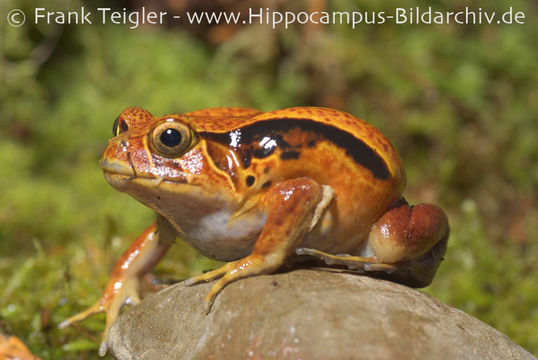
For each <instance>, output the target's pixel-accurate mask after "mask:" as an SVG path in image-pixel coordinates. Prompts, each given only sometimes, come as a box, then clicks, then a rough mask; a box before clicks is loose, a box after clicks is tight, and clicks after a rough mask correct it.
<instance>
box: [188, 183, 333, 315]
mask: <svg viewBox="0 0 538 360" xmlns="http://www.w3.org/2000/svg"><path fill="white" fill-rule="evenodd" d="M333 196H334V191H333V190H332V189H331V188H330V187H329V186H326V185H323V186H322V185H319V184H318V183H317V182H315V181H313V180H310V179H307V178H299V179H293V180H287V181H284V182H281V183H278V184H276V185H275V186H274V187H273V188H271V189H270V190H269V191H268V192H267V193H265V194H264V195H263V197H262V199H261V201H260V204H259V206H261V209H262V210H265V212H266V213H267V220H266V222H265V225H264V228H263V230H262V232H261V234H260V236H259V237H258V240H257V241H256V244H255V245H254V249H253V251H252V254H250V255H249V256H247V257H245V258H243V259H240V260H237V261H232V262H229V263H227V264H226V265H224V266H222V267H221V268H219V269H216V270H213V271H210V272H207V273H205V274H202V275H200V276H197V277H194V278H192V279H189V280H187V282H186V285H192V284H195V283H198V282H204V281H209V280H212V279H214V278H217V277H219V276H222V278H221V279H220V280H218V281H217V282H216V283H215V285H213V287H212V288H211V291H210V292H209V294H208V295H207V297H206V303H207V305H208V309H209V308H210V307H211V304H212V302H213V300H214V298H215V296H216V295H217V294H218V293H219V291H220V290H221V289H222V288H223V287H224V286H226V285H227V284H228V283H230V282H232V281H234V280H237V279H240V278H244V277H247V276H251V275H256V274H268V273H271V272H274V271H275V270H277V269H278V268H279V267H280V266H281V265H282V264H283V263H284V261H285V260H286V258H287V257H288V256H289V255H291V254H293V252H294V251H295V248H296V247H297V245H298V244H299V243H300V242H301V241H302V240H303V238H304V236H305V235H306V234H307V233H308V232H309V231H310V230H312V228H313V227H314V226H315V225H316V223H317V222H318V220H319V218H320V216H321V215H322V213H323V211H324V209H325V208H326V207H327V205H328V204H329V203H330V201H331V199H332V198H333Z"/></svg>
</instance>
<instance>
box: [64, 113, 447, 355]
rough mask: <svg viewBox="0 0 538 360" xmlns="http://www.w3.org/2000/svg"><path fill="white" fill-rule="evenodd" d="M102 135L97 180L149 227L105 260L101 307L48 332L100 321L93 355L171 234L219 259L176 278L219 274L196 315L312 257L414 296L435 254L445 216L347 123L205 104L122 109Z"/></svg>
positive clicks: (380, 139)
mask: <svg viewBox="0 0 538 360" xmlns="http://www.w3.org/2000/svg"><path fill="white" fill-rule="evenodd" d="M113 131H114V137H113V138H112V139H111V140H110V141H109V143H108V146H107V148H106V150H105V153H104V154H103V157H102V159H101V161H100V166H101V168H102V169H103V171H104V174H105V177H106V179H107V180H108V182H109V183H110V184H111V185H112V186H113V187H114V188H116V189H117V190H119V191H123V192H126V193H128V194H130V195H131V196H133V197H134V198H136V199H137V200H139V201H141V202H142V203H144V204H146V205H147V206H149V207H150V208H151V209H153V210H155V212H156V214H157V217H156V221H155V222H154V223H153V224H152V225H150V226H149V227H148V228H147V229H146V230H145V231H144V233H143V234H142V235H140V236H139V237H138V238H137V239H136V241H135V242H134V243H133V244H132V245H131V247H130V248H129V249H128V250H127V251H126V252H125V253H124V254H123V256H122V257H121V258H120V260H119V261H118V262H117V263H116V265H115V267H114V270H113V272H112V276H111V279H110V280H109V282H108V284H107V286H106V289H105V291H104V293H103V295H102V296H101V298H100V299H99V300H98V301H97V302H96V303H95V304H94V305H93V306H91V307H90V308H89V309H87V310H85V311H83V312H81V313H80V314H77V315H75V316H73V317H71V318H69V319H67V320H65V321H64V322H63V323H62V324H61V325H60V326H61V327H64V326H67V325H69V324H72V323H74V322H76V321H79V320H82V319H85V318H87V317H88V316H90V315H92V314H95V313H100V312H105V313H106V329H105V332H104V335H103V342H102V344H101V347H100V349H99V353H100V354H101V355H104V354H105V353H106V351H107V334H108V330H109V328H110V325H111V324H112V322H113V321H114V320H115V319H116V317H117V316H118V314H119V311H120V309H121V307H122V306H123V305H124V304H126V303H137V302H138V301H139V294H138V291H139V281H140V278H141V277H142V276H143V275H145V274H147V273H148V272H149V271H150V270H151V269H152V268H153V267H154V266H155V265H156V264H157V263H158V262H159V260H160V259H161V258H162V257H163V256H164V254H165V253H166V251H167V250H168V248H169V247H170V245H171V244H172V243H174V241H175V240H176V239H177V238H180V239H182V240H183V241H186V242H187V243H188V244H190V245H191V246H192V247H194V248H195V249H197V250H198V251H199V252H200V253H202V254H204V255H206V256H208V257H211V258H213V259H217V260H222V261H227V262H228V263H227V264H225V265H224V266H222V267H221V268H219V269H216V270H213V271H210V272H207V273H205V274H203V275H199V276H196V277H194V278H192V279H189V280H187V283H188V284H189V285H191V284H195V283H199V282H205V281H209V280H213V279H216V278H220V279H219V280H218V281H216V282H215V284H214V285H213V287H212V289H211V291H210V292H209V294H208V295H207V298H206V302H207V304H208V307H209V306H210V305H211V303H212V301H213V300H214V298H215V296H216V295H217V294H218V293H219V291H220V290H221V289H222V288H223V287H224V286H226V284H228V283H230V282H231V281H234V280H237V279H240V278H244V277H247V276H252V275H256V274H268V273H272V272H274V271H276V270H277V269H278V268H280V267H281V266H282V265H283V264H285V263H290V262H293V261H297V260H300V259H301V258H305V257H309V258H312V256H313V257H317V258H320V259H322V260H324V261H325V262H326V263H327V264H339V265H346V266H348V267H350V268H355V269H359V270H360V271H361V272H372V273H373V274H378V275H379V274H380V273H382V274H385V276H384V277H389V278H391V279H392V280H395V281H398V282H402V283H405V284H408V285H411V286H416V287H422V286H426V285H428V284H429V283H430V282H431V281H432V278H433V276H434V274H435V272H436V270H437V267H438V265H439V262H440V261H441V259H442V256H443V253H444V252H445V249H446V243H447V239H448V234H449V228H448V221H447V217H446V216H445V214H444V213H443V211H442V210H441V209H440V208H438V207H436V206H434V205H426V204H421V205H417V206H409V205H408V204H407V202H406V201H405V200H404V199H403V198H402V197H401V195H402V192H403V190H404V187H405V172H404V169H403V167H402V163H401V160H400V157H399V156H398V154H397V152H396V150H395V149H394V147H393V146H392V144H391V143H390V142H389V141H388V140H387V138H385V136H384V135H383V134H382V133H381V132H379V130H377V129H376V128H374V127H373V126H371V125H369V124H368V123H366V122H364V121H362V120H359V119H357V118H355V117H353V116H352V115H350V114H347V113H344V112H340V111H337V110H332V109H326V108H310V107H298V108H291V109H285V110H278V111H272V112H266V113H263V112H260V111H258V110H254V109H247V108H214V109H207V110H200V111H194V112H190V113H186V114H172V115H166V116H162V117H154V116H152V115H151V114H150V113H149V112H148V111H146V110H143V109H139V108H129V109H126V110H124V111H123V112H122V113H121V114H120V116H119V117H118V118H117V119H116V121H115V123H114V128H113ZM337 254H339V255H337ZM305 255H308V256H305Z"/></svg>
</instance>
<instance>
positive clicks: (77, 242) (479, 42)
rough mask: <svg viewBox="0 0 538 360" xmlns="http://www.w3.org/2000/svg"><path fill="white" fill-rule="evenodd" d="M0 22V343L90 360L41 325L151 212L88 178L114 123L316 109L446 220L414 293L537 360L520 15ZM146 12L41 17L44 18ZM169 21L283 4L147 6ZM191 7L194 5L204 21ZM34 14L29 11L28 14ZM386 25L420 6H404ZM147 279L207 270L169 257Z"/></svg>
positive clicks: (529, 64)
mask: <svg viewBox="0 0 538 360" xmlns="http://www.w3.org/2000/svg"><path fill="white" fill-rule="evenodd" d="M39 3H40V2H38V1H30V0H18V1H15V0H2V3H1V4H0V15H1V16H0V31H1V33H0V81H1V86H0V131H1V132H0V164H1V165H0V332H2V333H9V334H14V335H17V336H19V337H20V338H21V339H22V340H23V341H24V342H25V343H26V344H28V346H29V347H30V348H31V350H32V351H34V352H35V353H36V354H37V355H39V356H40V357H42V358H43V359H59V358H62V359H70V358H71V359H90V358H97V354H96V349H97V346H98V342H99V334H100V332H101V331H102V329H103V326H104V319H103V317H101V316H97V317H95V318H92V319H89V320H86V321H84V322H83V323H81V324H79V325H77V326H75V327H74V328H70V329H67V330H61V331H60V330H58V329H57V328H56V326H57V325H58V323H59V322H61V321H62V320H63V319H65V318H66V317H68V316H69V315H73V314H74V313H76V312H78V311H80V310H82V309H83V308H85V307H87V306H89V305H90V304H91V303H93V302H94V301H95V300H97V298H98V296H99V295H100V293H101V291H102V289H103V286H104V284H105V282H106V279H107V277H108V273H109V271H110V269H111V266H112V265H113V263H114V261H115V259H117V257H118V256H119V255H120V254H121V252H122V251H123V250H124V249H125V248H126V247H127V246H128V245H129V243H130V242H131V241H132V240H133V239H134V237H135V236H136V235H137V234H138V233H140V232H141V231H142V230H143V229H144V227H145V226H146V225H147V224H149V223H150V222H151V220H152V213H151V211H150V210H149V209H147V208H145V207H144V206H143V205H141V204H139V203H137V202H136V201H135V200H133V199H131V198H129V197H128V196H126V195H124V194H121V193H119V192H116V191H115V190H113V189H112V188H111V187H110V186H109V185H108V184H107V183H106V181H105V180H104V179H103V176H102V175H101V171H100V170H99V168H98V166H97V160H98V159H99V157H100V155H101V152H102V150H103V149H104V146H105V144H106V141H107V139H108V138H109V137H110V136H111V127H112V122H113V121H114V119H115V118H116V116H117V115H118V114H119V112H120V111H121V110H122V109H124V108H126V107H128V106H139V107H144V108H146V109H148V110H150V111H151V112H153V113H154V114H157V115H162V114H165V113H172V112H187V111H192V110H196V109H202V108H206V107H212V106H247V107H256V108H259V109H261V110H274V109H279V108H284V107H289V106H309V105H311V106H328V107H335V108H338V109H341V110H344V111H348V112H351V113H353V114H354V115H356V116H358V117H361V118H363V119H365V120H367V121H369V122H370V123H372V124H373V125H375V126H376V127H378V128H379V129H380V130H381V131H382V132H384V133H385V134H386V135H387V136H388V137H389V139H391V141H392V142H393V143H394V144H395V146H396V148H397V149H398V150H399V152H400V154H401V156H402V158H403V161H404V164H405V167H406V170H407V174H408V187H407V189H406V197H407V198H408V200H409V201H410V202H412V203H416V202H433V203H437V204H439V205H441V206H442V207H443V208H444V209H445V210H446V211H447V213H448V215H449V219H450V223H451V228H452V233H451V238H450V241H449V247H448V251H447V254H446V257H445V261H444V262H443V263H442V265H441V267H440V270H439V272H438V275H437V277H436V279H435V280H434V282H433V284H432V285H431V286H430V287H428V288H426V289H425V291H426V292H428V293H430V294H432V295H433V296H435V297H437V298H439V299H440V300H442V301H444V302H446V303H448V304H451V305H453V306H455V307H457V308H459V309H461V310H463V311H465V312H467V313H469V314H472V315H474V316H476V317H478V318H479V319H481V320H483V321H485V322H486V323H488V324H490V325H492V326H494V327H495V328H497V329H498V330H500V331H501V332H503V333H505V334H506V335H508V336H509V337H510V338H511V339H513V340H514V341H515V342H517V343H518V344H520V345H522V346H523V347H525V348H526V349H528V350H529V351H531V352H532V353H533V354H534V355H538V275H537V270H538V259H537V258H538V257H537V254H538V236H537V232H538V229H537V227H538V193H537V189H538V165H537V164H538V145H537V144H538V141H537V139H538V118H537V117H538V116H537V114H538V87H537V80H538V61H537V59H538V46H537V43H536V36H537V34H538V27H537V21H536V19H537V15H538V5H537V3H536V2H535V1H532V0H528V1H523V0H516V1H512V2H510V4H509V5H507V4H506V2H505V1H500V0H490V1H480V2H472V4H471V2H470V1H460V0H456V1H449V0H437V1H435V0H432V1H429V2H428V3H427V5H431V6H433V7H434V8H435V9H438V10H443V11H458V10H461V9H463V8H464V7H465V6H471V7H472V10H475V11H476V10H477V9H478V8H482V9H483V10H484V11H496V12H499V13H501V12H504V11H507V10H509V6H512V7H513V8H514V11H523V12H525V15H526V24H524V25H515V24H513V25H497V24H495V25H484V24H482V25H453V24H450V25H395V24H391V23H385V24H382V25H362V26H359V27H358V28H357V29H354V30H353V29H351V28H350V27H349V26H345V25H327V26H321V27H319V26H318V27H316V26H306V25H304V26H292V27H291V28H290V29H287V30H285V29H282V28H277V29H276V30H273V29H271V27H270V26H259V25H258V26H255V25H252V26H243V27H236V26H226V25H219V26H207V25H201V26H186V25H183V26H178V25H174V24H167V25H162V26H144V27H141V28H138V29H135V30H130V29H129V28H128V26H119V25H96V24H94V25H78V26H75V25H66V26H53V25H44V24H40V25H35V24H32V23H31V22H30V23H27V24H25V25H24V26H22V27H19V28H13V27H10V26H9V25H8V24H7V23H6V16H5V15H6V14H7V12H8V11H9V10H10V9H13V8H21V9H23V10H24V11H26V12H27V14H31V13H32V11H33V9H34V7H35V6H36V5H38V4H39ZM143 3H144V1H134V0H133V1H123V2H122V1H116V2H110V1H107V2H105V1H104V0H103V1H101V2H99V1H93V2H90V1H87V2H85V3H83V2H82V1H80V0H51V1H49V2H47V5H46V7H47V8H48V9H54V10H60V9H62V10H73V9H80V7H81V6H82V5H84V6H86V7H97V6H98V5H104V4H106V5H107V6H111V5H110V4H112V5H113V6H114V7H116V8H118V9H121V8H122V7H128V8H130V9H133V10H136V9H139V8H140V6H141V5H142V4H143ZM152 4H153V7H154V8H156V9H159V10H163V11H169V12H171V13H173V12H176V13H181V12H182V11H186V10H191V11H192V10H196V9H198V10H199V9H201V8H204V6H206V9H212V10H215V9H217V10H245V9H246V6H252V7H256V6H258V7H259V6H261V7H264V8H265V7H267V6H270V7H271V9H280V10H284V9H288V7H287V6H285V5H283V1H264V0H259V1H257V2H254V3H249V5H246V2H245V1H243V2H235V3H233V5H232V2H231V1H226V0H221V1H213V2H210V1H209V0H208V1H205V2H204V1H201V0H200V1H198V2H193V1H187V0H184V1H180V0H160V1H157V2H153V3H152ZM209 4H211V6H210V7H209ZM42 6H44V5H42ZM395 6H396V5H394V4H391V3H390V2H389V1H385V2H384V3H383V4H382V3H381V2H380V1H375V2H371V1H366V0H344V1H333V2H331V1H323V0H303V1H300V2H294V5H293V7H294V10H296V11H297V10H301V9H303V10H304V9H309V10H316V9H322V10H330V11H357V10H359V9H360V10H361V11H386V12H387V13H388V12H393V11H394V8H395ZM398 6H401V7H408V8H409V7H414V6H420V7H422V8H424V7H425V6H426V4H425V3H424V2H423V1H418V0H417V1H402V3H401V4H400V3H399V4H398ZM172 252H173V253H172V254H169V255H168V256H167V257H166V258H165V260H163V261H162V263H161V264H160V265H159V267H158V269H157V271H156V273H157V274H158V276H162V277H169V278H174V279H184V278H187V277H189V276H191V275H193V274H196V273H199V272H200V271H202V270H204V269H208V268H211V267H213V266H215V263H214V262H211V261H209V260H207V259H205V258H203V257H201V256H199V255H197V254H196V252H194V251H193V250H191V249H189V248H188V247H187V246H185V245H183V244H179V245H178V246H176V247H175V248H174V250H173V251H172Z"/></svg>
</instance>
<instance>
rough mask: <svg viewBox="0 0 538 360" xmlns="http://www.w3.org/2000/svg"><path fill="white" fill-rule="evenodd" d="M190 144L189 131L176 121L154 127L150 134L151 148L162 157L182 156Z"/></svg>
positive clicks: (190, 134)
mask: <svg viewBox="0 0 538 360" xmlns="http://www.w3.org/2000/svg"><path fill="white" fill-rule="evenodd" d="M191 143H192V132H191V129H190V128H189V127H188V126H187V125H185V124H183V123H180V122H177V121H165V122H163V123H161V124H159V125H157V126H156V127H155V129H153V132H152V133H151V144H152V145H153V148H154V149H155V150H156V151H157V152H158V153H160V154H161V155H163V156H166V157H177V156H180V155H182V154H183V153H184V152H185V151H187V149H188V148H189V146H190V145H191Z"/></svg>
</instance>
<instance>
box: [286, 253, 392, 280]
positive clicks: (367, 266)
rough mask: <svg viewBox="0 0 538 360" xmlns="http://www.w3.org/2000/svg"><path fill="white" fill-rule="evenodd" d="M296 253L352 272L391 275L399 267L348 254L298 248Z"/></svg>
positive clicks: (372, 258)
mask: <svg viewBox="0 0 538 360" xmlns="http://www.w3.org/2000/svg"><path fill="white" fill-rule="evenodd" d="M295 253H296V254H297V255H309V256H314V257H317V258H319V259H321V260H323V261H324V262H325V264H327V265H344V266H347V267H348V269H352V270H364V271H384V272H386V273H389V274H390V273H393V272H394V271H396V270H398V267H397V266H395V265H393V264H386V263H383V262H381V261H379V260H378V259H376V258H374V257H362V256H351V255H347V254H338V255H332V254H328V253H326V252H323V251H320V250H316V249H310V248H298V249H296V250H295Z"/></svg>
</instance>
